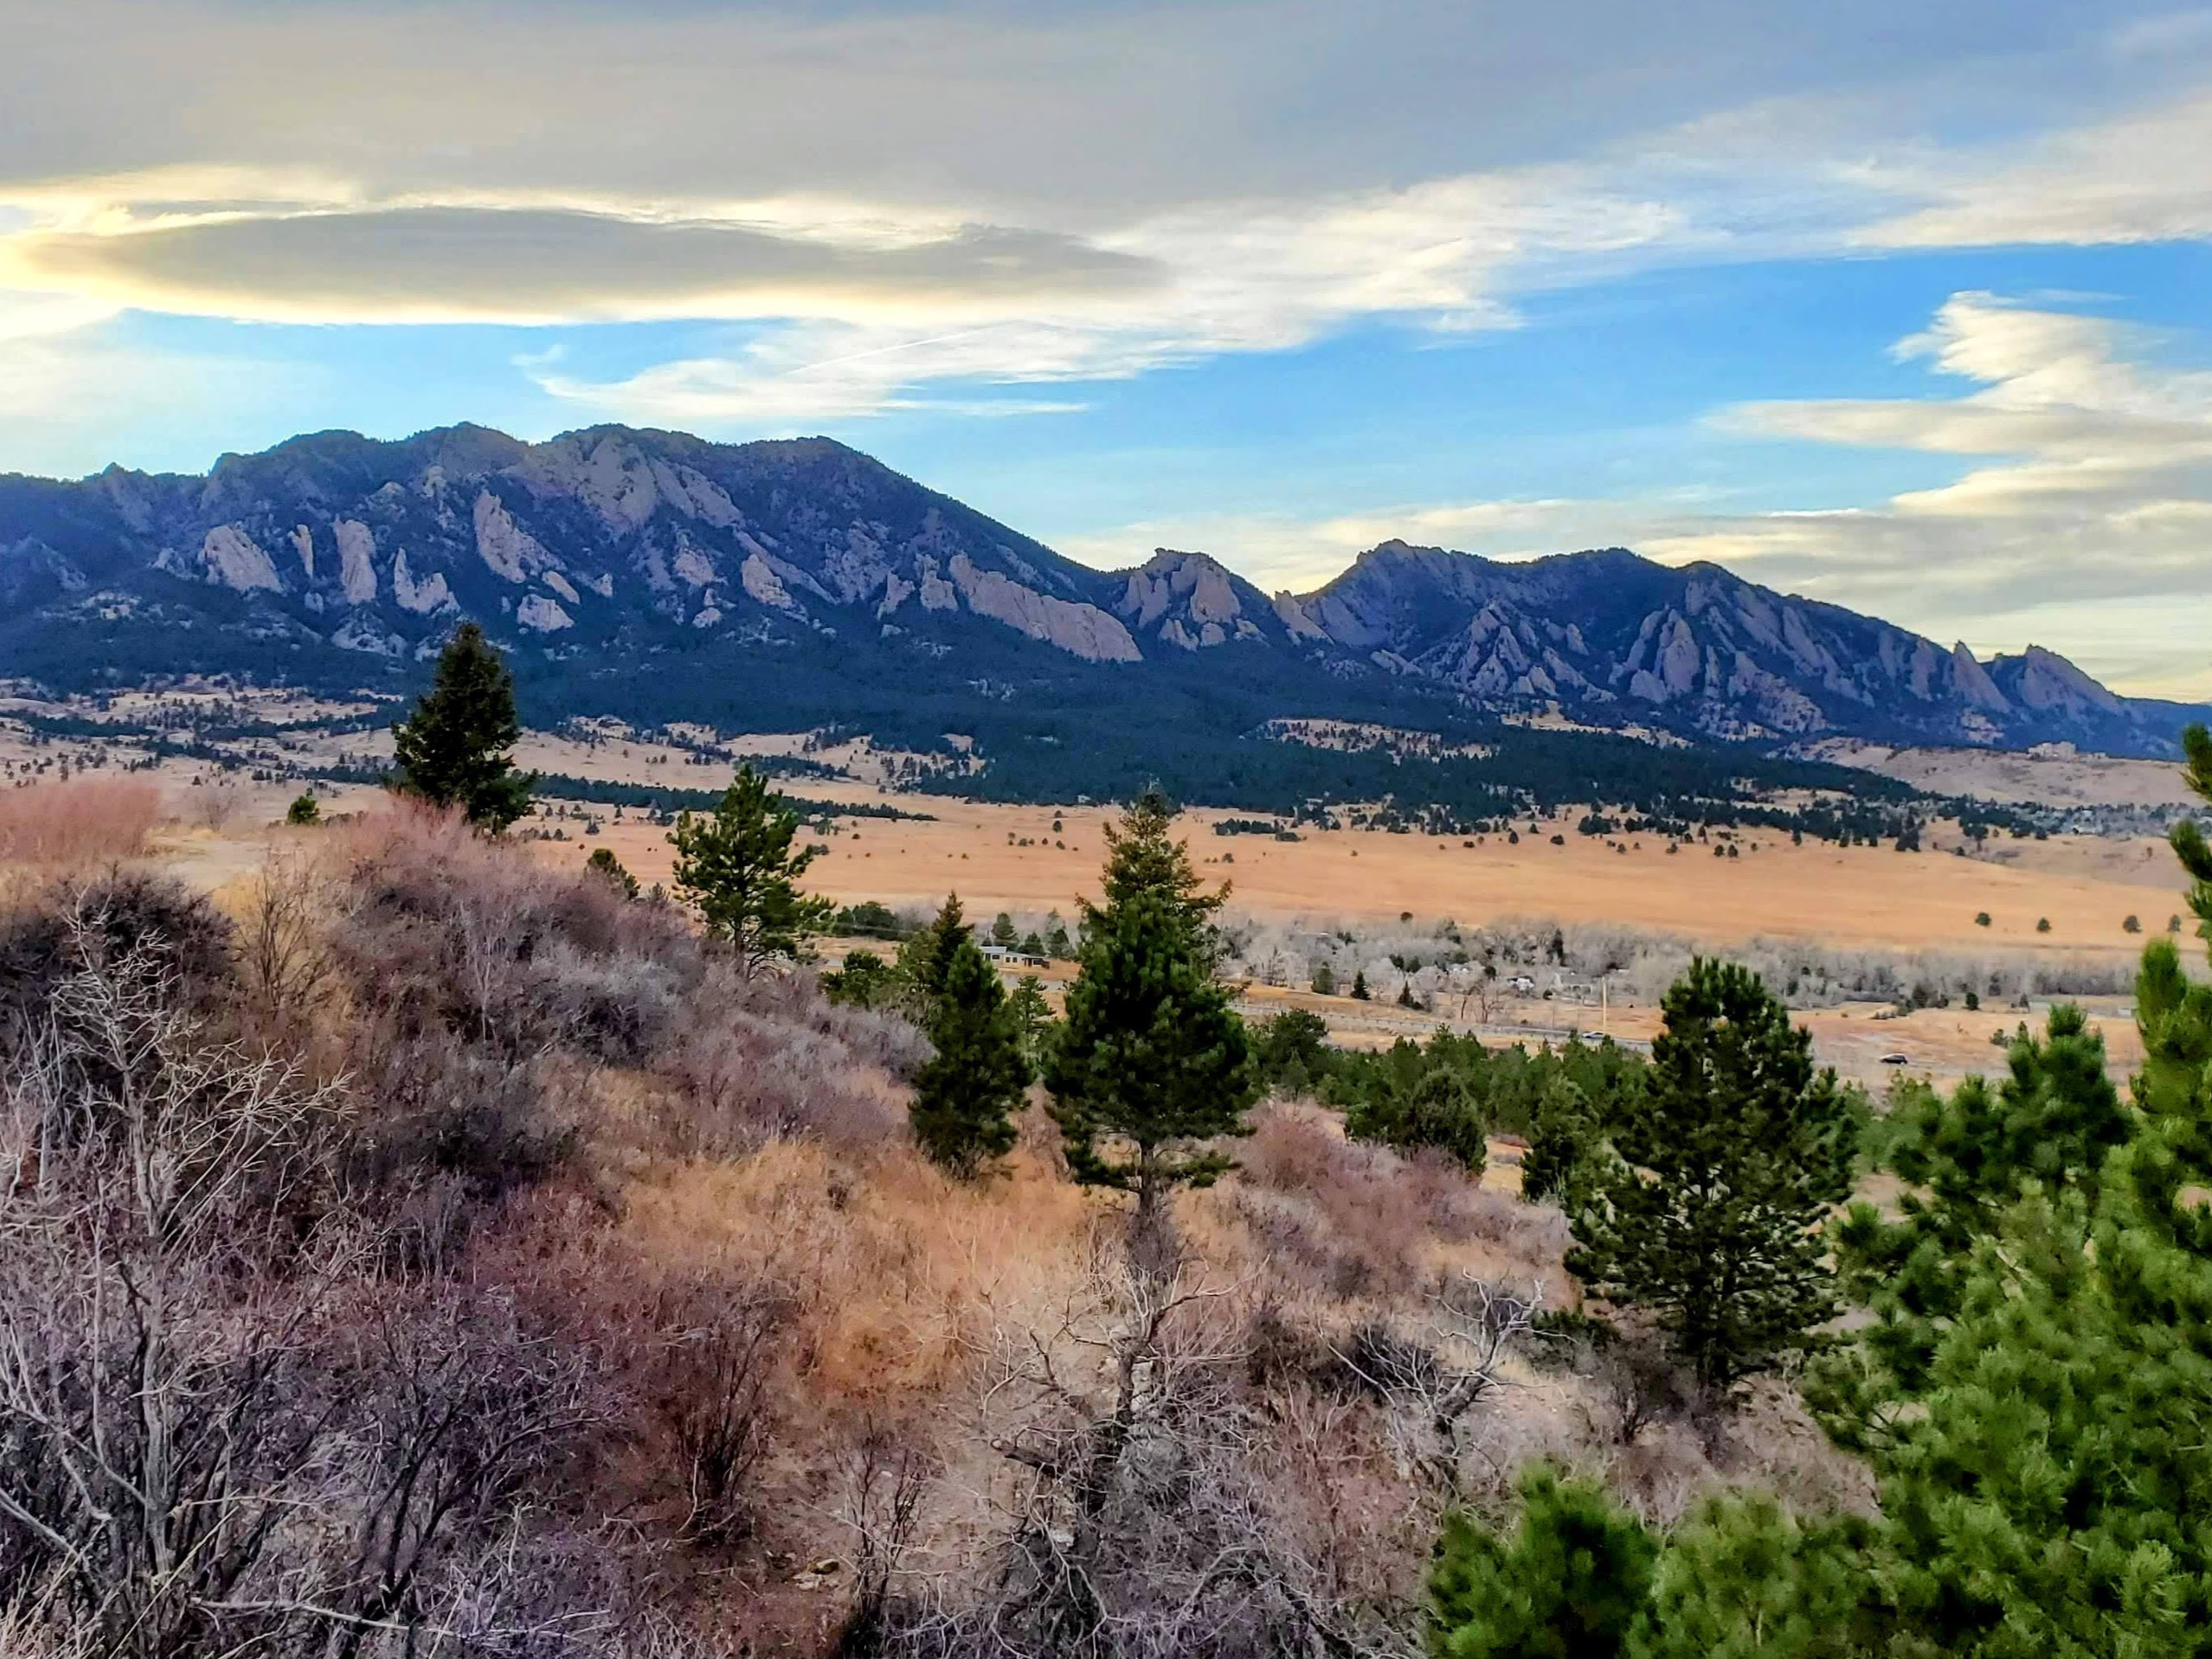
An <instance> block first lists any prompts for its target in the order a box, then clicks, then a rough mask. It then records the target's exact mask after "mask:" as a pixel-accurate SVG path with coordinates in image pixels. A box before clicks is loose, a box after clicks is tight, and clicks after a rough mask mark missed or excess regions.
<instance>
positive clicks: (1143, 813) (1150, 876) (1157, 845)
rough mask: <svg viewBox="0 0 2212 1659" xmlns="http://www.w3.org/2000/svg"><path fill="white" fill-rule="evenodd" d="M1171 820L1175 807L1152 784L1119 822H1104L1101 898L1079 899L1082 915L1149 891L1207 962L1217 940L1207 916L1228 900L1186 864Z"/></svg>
mask: <svg viewBox="0 0 2212 1659" xmlns="http://www.w3.org/2000/svg"><path fill="white" fill-rule="evenodd" d="M1174 823H1175V808H1174V807H1172V806H1170V805H1169V804H1168V799H1167V797H1166V796H1165V795H1164V794H1163V793H1161V791H1160V788H1159V786H1158V785H1157V784H1155V785H1153V786H1152V787H1151V788H1149V789H1147V790H1146V791H1145V793H1143V794H1141V795H1139V797H1138V798H1137V799H1135V800H1134V801H1133V802H1131V803H1130V805H1129V806H1128V808H1127V811H1124V812H1123V813H1122V814H1121V823H1119V824H1111V823H1109V824H1108V825H1107V826H1106V847H1107V854H1106V868H1105V874H1104V886H1105V889H1106V902H1105V903H1104V905H1103V907H1099V908H1093V907H1092V906H1091V905H1088V904H1086V905H1085V906H1084V919H1085V922H1086V923H1095V922H1096V921H1097V918H1098V916H1099V915H1100V914H1102V911H1103V912H1104V913H1111V912H1113V911H1115V910H1116V909H1117V908H1118V907H1120V906H1121V905H1122V904H1124V903H1126V902H1127V901H1128V900H1130V899H1132V898H1134V897H1136V896H1138V895H1139V894H1149V895H1152V896H1154V897H1156V898H1158V899H1159V900H1160V901H1161V902H1163V903H1164V905H1165V906H1166V908H1167V913H1168V915H1170V917H1171V918H1172V919H1173V920H1174V921H1176V923H1177V924H1178V925H1180V926H1181V927H1182V928H1183V929H1184V930H1185V931H1186V932H1187V933H1188V934H1189V936H1190V940H1191V943H1192V945H1193V948H1194V949H1196V950H1198V951H1200V952H1201V953H1202V954H1203V955H1204V956H1205V957H1206V961H1207V962H1208V963H1209V964H1210V963H1212V960H1213V956H1214V952H1215V951H1216V948H1217V946H1218V940H1217V939H1215V937H1214V933H1213V916H1214V913H1215V912H1216V911H1218V910H1219V909H1220V908H1221V907H1222V906H1223V905H1224V904H1225V903H1226V902H1228V899H1229V887H1228V884H1226V883H1224V884H1222V885H1221V886H1220V887H1218V888H1217V889H1214V890H1212V891H1208V890H1207V889H1206V884H1204V883H1203V882H1201V881H1200V879H1199V877H1198V872H1197V871H1196V869H1194V867H1193V866H1192V864H1191V861H1190V849H1189V848H1188V847H1186V846H1184V845H1183V843H1182V842H1179V841H1177V840H1176V839H1175V837H1174V836H1173V834H1172V833H1171V829H1172V826H1173V824H1174Z"/></svg>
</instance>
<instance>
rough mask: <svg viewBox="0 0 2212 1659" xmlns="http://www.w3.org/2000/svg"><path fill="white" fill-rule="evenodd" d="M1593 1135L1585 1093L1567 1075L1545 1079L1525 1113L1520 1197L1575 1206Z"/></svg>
mask: <svg viewBox="0 0 2212 1659" xmlns="http://www.w3.org/2000/svg"><path fill="white" fill-rule="evenodd" d="M1597 1133H1598V1132H1597V1124H1596V1121H1595V1117H1594V1116H1593V1115H1592V1113H1591V1111H1590V1109H1589V1100H1588V1099H1587V1098H1586V1097H1584V1096H1583V1091H1581V1090H1580V1089H1577V1087H1576V1086H1575V1085H1573V1084H1572V1083H1571V1082H1570V1081H1569V1080H1568V1079H1566V1078H1565V1077H1554V1078H1553V1079H1550V1080H1549V1081H1548V1082H1547V1083H1546V1084H1545V1085H1544V1091H1543V1093H1541V1095H1539V1096H1537V1097H1536V1109H1535V1110H1534V1112H1533V1113H1531V1114H1530V1115H1529V1125H1528V1151H1527V1152H1525V1153H1523V1154H1522V1158H1521V1196H1522V1198H1524V1199H1527V1200H1528V1201H1529V1202H1531V1203H1534V1202H1535V1201H1536V1200H1539V1199H1545V1198H1553V1199H1558V1200H1560V1203H1561V1206H1562V1207H1564V1208H1566V1209H1569V1210H1571V1209H1573V1208H1574V1207H1575V1204H1574V1201H1573V1198H1574V1194H1576V1193H1577V1190H1578V1186H1579V1182H1580V1179H1581V1177H1582V1176H1583V1172H1584V1170H1585V1167H1586V1166H1587V1164H1588V1163H1589V1158H1590V1155H1591V1153H1592V1152H1593V1151H1595V1147H1596V1144H1597Z"/></svg>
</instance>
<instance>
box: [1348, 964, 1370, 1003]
mask: <svg viewBox="0 0 2212 1659" xmlns="http://www.w3.org/2000/svg"><path fill="white" fill-rule="evenodd" d="M1367 999H1368V992H1367V970H1366V969H1364V968H1355V969H1352V1000H1353V1001H1354V1002H1364V1001H1366V1000H1367Z"/></svg>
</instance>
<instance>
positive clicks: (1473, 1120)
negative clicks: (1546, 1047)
mask: <svg viewBox="0 0 2212 1659" xmlns="http://www.w3.org/2000/svg"><path fill="white" fill-rule="evenodd" d="M1344 1132H1345V1133H1346V1134H1347V1135H1350V1136H1351V1137H1352V1139H1354V1140H1375V1141H1380V1142H1382V1143H1383V1145H1384V1146H1397V1147H1401V1148H1404V1149H1407V1150H1411V1149H1412V1148H1414V1147H1418V1146H1436V1147H1441V1148H1442V1149H1443V1151H1445V1152H1449V1153H1450V1154H1451V1156H1452V1157H1453V1158H1456V1159H1457V1160H1458V1161H1459V1163H1460V1164H1461V1165H1462V1167H1464V1168H1465V1169H1466V1170H1467V1172H1468V1174H1469V1175H1470V1176H1479V1175H1480V1174H1481V1173H1482V1170H1483V1165H1484V1164H1485V1162H1486V1160H1487V1158H1488V1156H1489V1151H1490V1120H1489V1115H1488V1114H1487V1113H1486V1112H1485V1111H1484V1109H1483V1104H1482V1102H1481V1100H1480V1097H1478V1096H1477V1095H1476V1094H1475V1091H1474V1088H1473V1086H1472V1085H1470V1084H1469V1083H1468V1079H1467V1078H1466V1077H1465V1076H1463V1075H1462V1073H1460V1072H1458V1071H1457V1070H1455V1068H1453V1067H1452V1066H1431V1067H1430V1068H1428V1069H1427V1070H1425V1071H1423V1072H1421V1073H1419V1074H1418V1075H1417V1076H1415V1077H1413V1078H1412V1079H1407V1080H1405V1081H1402V1082H1400V1081H1396V1080H1393V1082H1392V1083H1390V1084H1389V1085H1386V1086H1385V1087H1383V1088H1382V1089H1380V1090H1376V1091H1373V1092H1371V1093H1370V1094H1368V1095H1367V1096H1365V1097H1364V1098H1362V1099H1361V1100H1359V1101H1358V1102H1357V1103H1354V1104H1353V1106H1352V1109H1350V1110H1349V1111H1347V1112H1346V1114H1345V1117H1344Z"/></svg>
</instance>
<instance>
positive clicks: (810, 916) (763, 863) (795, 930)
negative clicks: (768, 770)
mask: <svg viewBox="0 0 2212 1659" xmlns="http://www.w3.org/2000/svg"><path fill="white" fill-rule="evenodd" d="M798 834H799V814H798V813H797V812H796V811H793V810H792V809H791V808H789V807H787V806H786V805H784V804H783V797H782V796H781V795H780V794H777V793H774V792H773V791H771V790H770V789H769V787H768V784H767V783H766V781H764V780H763V779H762V778H761V777H760V775H758V774H757V773H756V772H755V771H754V770H753V769H752V768H751V767H750V766H741V767H739V768H738V775H737V776H736V778H735V779H733V780H732V781H731V784H730V787H729V788H728V789H727V790H726V791H724V792H723V795H722V799H721V800H720V803H719V804H718V805H716V806H715V808H714V811H712V812H711V813H707V814H704V815H701V814H696V813H691V812H685V813H683V814H681V815H680V816H679V817H678V818H677V820H676V827H675V829H672V830H671V831H670V832H669V836H668V840H669V842H670V844H671V845H672V846H673V847H674V848H676V871H675V888H676V891H677V893H678V895H679V896H681V897H683V898H684V899H685V900H687V901H689V902H690V903H692V904H694V905H696V907H697V908H698V910H699V914H700V916H701V917H702V920H703V921H705V922H706V924H707V932H708V935H709V936H710V937H712V938H714V939H721V940H723V941H724V942H725V943H726V944H728V945H731V946H732V947H733V948H734V950H735V951H736V952H737V957H738V963H739V965H740V966H741V967H742V968H744V969H745V970H746V971H748V972H750V970H751V969H752V967H753V965H754V964H755V963H758V962H759V961H760V960H762V959H763V958H764V957H793V956H796V955H798V953H799V940H800V939H801V938H802V937H803V936H804V935H805V934H807V933H817V932H819V931H820V930H821V929H823V927H827V926H828V925H829V920H830V918H831V917H832V916H833V915H835V914H836V906H834V905H833V904H831V903H830V902H829V900H827V899H822V898H811V897H809V896H807V895H805V894H804V893H802V892H800V891H799V877H800V876H801V875H803V874H804V873H805V870H806V866H808V865H810V864H811V863H812V862H813V861H814V858H815V855H816V854H817V853H818V852H819V851H820V850H821V849H820V848H813V847H800V848H793V845H792V842H793V841H794V840H795V839H796V838H797V836H798Z"/></svg>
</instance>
